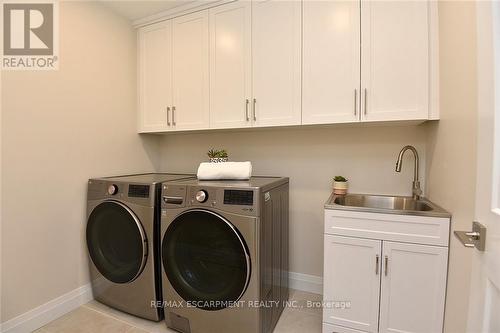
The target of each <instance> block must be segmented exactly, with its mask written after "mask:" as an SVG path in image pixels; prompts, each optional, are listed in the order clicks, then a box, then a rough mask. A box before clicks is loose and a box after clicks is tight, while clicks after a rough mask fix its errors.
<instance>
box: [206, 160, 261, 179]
mask: <svg viewBox="0 0 500 333" xmlns="http://www.w3.org/2000/svg"><path fill="white" fill-rule="evenodd" d="M197 176H198V179H199V180H217V179H226V180H247V179H250V177H252V163H250V162H221V163H208V162H204V163H200V166H199V167H198V173H197Z"/></svg>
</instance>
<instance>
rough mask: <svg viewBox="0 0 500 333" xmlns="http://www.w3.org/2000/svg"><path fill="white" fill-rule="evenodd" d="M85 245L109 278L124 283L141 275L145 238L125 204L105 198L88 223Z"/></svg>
mask: <svg viewBox="0 0 500 333" xmlns="http://www.w3.org/2000/svg"><path fill="white" fill-rule="evenodd" d="M87 247H88V249H89V253H90V257H91V259H92V262H93V263H94V265H95V267H96V268H97V270H98V271H99V272H100V273H101V274H102V275H103V276H104V277H105V278H106V279H108V280H110V281H112V282H115V283H127V282H131V281H133V280H135V279H136V278H137V277H138V276H139V274H141V272H142V269H143V268H144V265H145V264H146V259H147V238H146V235H145V233H144V230H143V228H142V225H141V223H140V221H139V219H138V218H137V216H136V215H135V214H134V213H133V212H132V211H131V210H130V209H129V208H128V207H127V206H125V205H124V204H122V203H120V202H117V201H105V202H103V203H100V204H99V205H97V206H96V207H95V208H94V209H93V210H92V213H91V214H90V216H89V219H88V222H87Z"/></svg>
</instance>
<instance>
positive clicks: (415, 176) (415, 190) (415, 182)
mask: <svg viewBox="0 0 500 333" xmlns="http://www.w3.org/2000/svg"><path fill="white" fill-rule="evenodd" d="M407 150H411V151H412V153H413V156H414V157H415V166H414V169H413V186H412V193H413V199H415V200H419V199H420V196H421V195H422V190H421V189H420V181H419V180H418V152H417V150H416V149H415V147H413V146H404V147H403V149H401V151H400V152H399V156H398V160H397V161H396V172H401V166H402V165H403V155H404V153H405V152H406V151H407Z"/></svg>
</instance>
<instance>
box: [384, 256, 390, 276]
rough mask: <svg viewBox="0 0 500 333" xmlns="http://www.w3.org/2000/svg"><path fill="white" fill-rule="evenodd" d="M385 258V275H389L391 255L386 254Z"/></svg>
mask: <svg viewBox="0 0 500 333" xmlns="http://www.w3.org/2000/svg"><path fill="white" fill-rule="evenodd" d="M384 260H385V267H384V275H385V276H387V271H388V269H389V257H388V256H385V258H384Z"/></svg>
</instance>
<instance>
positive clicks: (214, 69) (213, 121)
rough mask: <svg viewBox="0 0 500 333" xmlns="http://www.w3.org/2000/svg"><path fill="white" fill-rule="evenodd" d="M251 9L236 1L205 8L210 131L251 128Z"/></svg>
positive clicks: (247, 5)
mask: <svg viewBox="0 0 500 333" xmlns="http://www.w3.org/2000/svg"><path fill="white" fill-rule="evenodd" d="M251 6H252V4H251V2H250V1H237V2H231V3H228V4H225V5H221V6H218V7H214V8H211V9H209V22H210V127H211V128H231V127H233V128H234V127H248V126H251V125H252V121H251V118H250V112H251V105H250V104H251V103H250V99H251V95H252V92H251V88H252V87H251V85H252V77H251V75H252V66H251V26H252V22H251V20H252V16H251V9H252V7H251Z"/></svg>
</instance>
